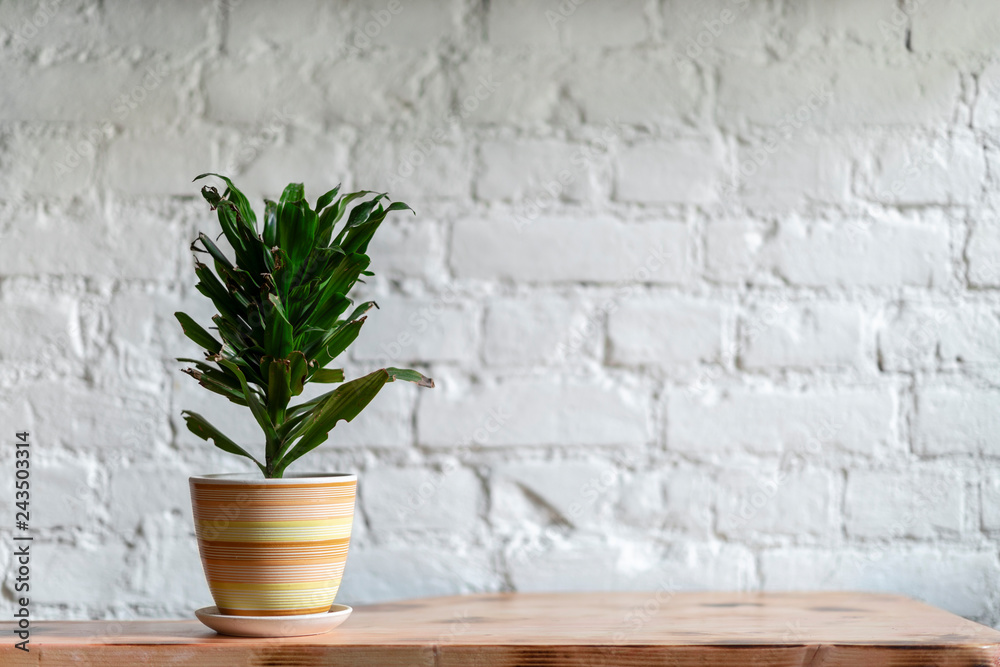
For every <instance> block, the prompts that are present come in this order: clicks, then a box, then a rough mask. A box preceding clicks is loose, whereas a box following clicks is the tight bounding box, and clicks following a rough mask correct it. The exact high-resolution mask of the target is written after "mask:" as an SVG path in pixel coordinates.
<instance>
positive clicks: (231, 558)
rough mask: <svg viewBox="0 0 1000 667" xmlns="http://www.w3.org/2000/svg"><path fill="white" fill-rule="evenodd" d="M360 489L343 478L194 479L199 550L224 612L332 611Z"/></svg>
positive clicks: (351, 477) (237, 476)
mask: <svg viewBox="0 0 1000 667" xmlns="http://www.w3.org/2000/svg"><path fill="white" fill-rule="evenodd" d="M357 483H358V478H357V477H356V476H355V475H347V474H339V473H333V474H303V475H288V476H287V477H285V478H283V479H264V478H262V477H261V476H260V475H259V474H257V473H233V474H222V475H201V476H197V477H192V478H191V479H190V485H191V505H192V508H193V509H194V525H195V534H196V535H197V536H198V550H199V551H200V552H201V563H202V565H203V566H204V568H205V577H206V578H207V579H208V587H209V589H210V590H211V591H212V597H213V598H214V599H215V604H216V606H217V607H218V608H219V611H220V612H221V613H223V614H231V615H234V616H289V615H293V614H319V613H325V612H327V611H329V609H330V605H332V604H333V600H334V598H335V597H336V596H337V589H338V588H340V579H341V576H342V575H343V573H344V562H345V561H346V560H347V547H348V545H349V544H350V541H351V524H352V523H353V520H354V495H355V489H356V488H357Z"/></svg>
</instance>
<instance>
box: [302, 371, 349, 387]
mask: <svg viewBox="0 0 1000 667" xmlns="http://www.w3.org/2000/svg"><path fill="white" fill-rule="evenodd" d="M309 381H310V382H322V383H324V384H330V383H333V382H343V381H344V369H343V368H320V369H319V370H318V371H315V372H314V373H313V374H312V375H311V376H310V377H309Z"/></svg>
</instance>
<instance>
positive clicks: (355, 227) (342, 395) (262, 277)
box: [175, 174, 434, 478]
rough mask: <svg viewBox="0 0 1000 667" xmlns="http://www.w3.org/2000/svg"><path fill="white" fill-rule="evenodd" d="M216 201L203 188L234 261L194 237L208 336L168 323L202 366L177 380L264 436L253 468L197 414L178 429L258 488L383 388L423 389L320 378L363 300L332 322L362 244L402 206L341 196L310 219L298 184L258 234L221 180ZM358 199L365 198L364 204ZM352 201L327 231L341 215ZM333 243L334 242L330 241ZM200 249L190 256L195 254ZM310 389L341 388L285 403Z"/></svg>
mask: <svg viewBox="0 0 1000 667" xmlns="http://www.w3.org/2000/svg"><path fill="white" fill-rule="evenodd" d="M207 176H218V178H221V179H222V180H223V181H225V183H226V186H227V188H226V190H225V192H223V194H222V195H221V196H220V195H219V192H218V190H216V189H215V188H213V187H210V186H207V185H206V186H204V187H203V188H202V190H201V194H202V196H203V197H204V198H205V199H206V200H207V201H208V203H209V204H210V205H211V206H212V209H213V210H215V211H217V212H218V216H219V222H220V223H221V225H222V233H223V234H224V235H225V237H226V240H227V241H228V242H229V245H230V247H231V248H232V251H233V253H234V254H235V260H236V261H235V263H234V262H231V261H230V260H229V259H228V258H227V257H226V255H225V253H223V252H222V251H221V250H220V249H219V247H218V246H217V245H216V244H215V243H214V242H213V241H212V239H210V238H209V237H208V236H206V235H205V234H199V235H198V238H197V239H195V241H194V243H192V244H191V250H192V251H194V252H195V253H202V254H204V255H207V256H208V257H209V258H210V259H211V261H212V262H213V264H214V266H215V272H214V273H213V272H212V270H211V269H210V268H209V267H208V265H207V264H205V263H203V262H201V261H199V259H198V255H197V254H196V255H195V274H196V275H197V276H198V284H197V288H198V291H199V292H201V293H202V294H204V295H205V296H206V297H208V298H209V299H211V300H212V303H213V304H214V305H215V307H216V309H217V310H218V311H219V312H218V314H216V315H215V316H213V317H212V321H213V322H214V323H215V327H213V328H214V329H216V330H217V331H218V337H216V336H215V335H213V334H211V333H209V332H208V331H207V330H205V329H204V328H202V327H201V326H200V325H198V324H197V323H196V322H195V321H194V320H193V319H192V318H191V317H189V316H188V315H186V314H185V313H175V315H176V317H177V319H178V321H180V323H181V327H182V328H183V329H184V333H185V334H186V335H187V337H188V338H190V339H191V340H193V341H194V342H195V343H197V344H198V345H200V346H201V347H203V348H204V349H205V359H204V360H203V361H199V360H197V359H178V361H182V362H186V363H190V364H193V365H194V368H186V369H184V372H185V373H187V374H188V375H190V376H192V377H193V378H195V379H196V380H198V382H199V384H201V386H203V387H205V388H206V389H208V390H210V391H213V392H215V393H217V394H221V395H222V396H225V397H226V398H228V399H229V400H230V401H232V402H233V403H237V404H239V405H245V406H247V407H249V408H250V411H251V412H252V413H253V416H254V418H255V419H256V421H257V423H258V424H260V427H261V429H262V430H263V431H264V461H263V463H262V462H261V461H259V460H258V459H257V458H255V457H254V456H252V455H251V454H250V453H249V452H247V451H246V450H245V449H243V448H242V447H240V446H239V445H238V444H236V443H235V442H234V441H233V440H232V439H230V438H228V437H227V436H225V435H224V434H223V433H221V432H220V431H219V429H217V428H216V427H214V426H212V424H210V423H209V422H208V420H206V419H205V418H204V417H202V416H201V415H200V414H198V413H196V412H192V411H190V410H184V411H183V413H182V414H183V415H184V420H185V422H186V423H187V427H188V429H190V431H191V432H192V433H194V434H195V435H197V436H198V437H200V438H202V439H204V440H212V441H213V442H214V443H215V446H216V447H219V448H220V449H222V450H224V451H227V452H230V453H232V454H238V455H239V456H245V457H247V458H249V459H251V460H252V461H253V462H254V463H256V464H257V467H259V468H260V470H261V472H262V473H263V474H264V476H265V477H269V478H270V477H281V476H282V475H283V474H284V472H285V469H286V468H287V467H288V466H289V464H291V463H292V462H293V461H295V460H296V459H298V458H300V457H301V456H303V455H304V454H306V453H308V452H310V451H311V450H313V449H315V448H316V447H317V446H318V445H320V444H321V443H323V442H324V441H325V440H326V439H327V436H328V434H329V431H330V430H331V429H332V428H333V427H334V426H335V425H336V424H337V422H339V421H340V420H342V419H343V420H345V421H351V420H352V419H354V417H356V416H357V415H358V414H359V413H360V412H361V411H362V410H363V409H364V408H365V407H366V406H367V405H368V403H369V402H370V401H371V400H372V399H373V398H374V397H375V395H376V394H378V392H379V390H380V389H381V388H382V387H383V386H384V385H385V384H386V383H387V382H392V381H394V380H408V381H410V382H415V383H416V384H418V385H420V386H422V387H433V386H434V381H433V380H431V379H429V378H426V377H424V376H423V375H421V374H420V373H418V372H417V371H414V370H406V369H400V368H382V369H379V370H377V371H374V372H373V373H369V374H368V375H365V376H364V377H360V378H357V379H354V380H351V381H350V382H344V371H343V370H342V369H332V368H327V367H326V366H327V364H329V363H330V362H331V361H332V360H334V359H336V358H337V356H338V355H340V353H342V352H343V351H344V350H345V349H347V346H348V345H350V344H351V343H352V342H354V340H355V339H356V338H357V337H358V332H359V331H360V330H361V326H362V325H363V324H364V322H365V318H366V316H365V313H366V312H367V311H368V310H369V309H371V308H372V307H373V306H375V307H377V306H376V304H375V303H374V302H373V301H368V302H366V303H363V304H361V305H359V306H357V307H356V308H354V309H353V310H351V312H350V314H349V315H347V316H346V317H342V316H343V315H344V313H346V312H347V309H348V308H350V307H351V306H353V301H352V300H351V299H349V298H348V297H347V294H348V293H349V292H350V290H351V288H352V287H353V286H354V284H355V283H356V282H357V281H358V280H359V276H361V275H362V274H363V275H366V276H371V275H373V274H372V273H371V272H370V271H368V270H367V268H368V264H369V261H370V260H369V258H368V256H367V255H366V254H365V252H366V251H367V249H368V243H369V241H371V239H372V236H373V235H374V234H375V232H376V230H377V229H378V227H379V225H380V224H381V223H382V221H383V220H384V219H385V217H386V215H388V214H389V212H391V211H398V210H402V209H408V210H412V209H410V207H409V206H407V205H406V204H403V203H402V202H395V203H391V204H389V205H388V206H383V205H382V203H381V202H382V200H383V199H384V200H385V201H386V203H388V199H386V195H385V194H384V193H382V194H379V193H375V192H370V191H367V190H362V191H360V192H352V193H350V194H346V195H341V196H339V197H338V193H339V191H340V186H339V185H338V186H337V187H336V188H334V189H333V190H331V191H329V192H327V193H326V194H324V195H323V196H321V197H320V198H319V199H318V200H317V201H316V208H315V209H311V208H309V204H308V203H307V202H306V200H305V197H304V190H303V187H302V184H301V183H292V184H290V185H289V186H288V187H287V188H285V191H284V193H282V195H281V199H280V200H279V201H278V202H277V203H275V202H273V201H268V200H265V202H264V204H265V206H264V223H263V229H262V230H261V231H258V229H257V218H256V216H255V215H254V212H253V210H252V209H251V207H250V204H249V202H248V201H247V198H246V197H245V196H244V195H243V193H241V192H240V191H239V190H238V189H237V188H236V186H234V185H233V183H232V181H230V180H229V179H228V178H226V177H224V176H219V175H218V174H202V175H201V176H198V178H196V179H194V180H195V181H197V180H200V179H202V178H205V177H207ZM368 195H375V196H374V197H372V198H371V199H367V200H366V199H365V198H366V197H367V196H368ZM355 201H358V202H359V203H357V204H356V205H355V206H354V207H353V208H352V209H351V212H350V214H349V215H348V216H347V220H346V222H345V223H344V224H343V225H341V226H340V228H339V231H338V229H337V225H338V223H339V222H340V221H341V219H342V218H343V217H344V214H345V212H346V211H347V208H348V205H349V204H351V202H355ZM334 232H336V235H335V234H334ZM199 244H200V247H199ZM309 382H323V383H343V384H340V386H339V387H337V388H336V389H334V390H333V391H330V392H327V393H325V394H323V395H322V396H319V397H317V398H314V399H312V400H308V401H304V402H302V403H299V404H298V405H294V406H290V405H289V403H290V402H291V399H292V398H293V397H295V396H298V395H299V394H301V393H302V388H303V387H304V386H305V385H306V384H307V383H309Z"/></svg>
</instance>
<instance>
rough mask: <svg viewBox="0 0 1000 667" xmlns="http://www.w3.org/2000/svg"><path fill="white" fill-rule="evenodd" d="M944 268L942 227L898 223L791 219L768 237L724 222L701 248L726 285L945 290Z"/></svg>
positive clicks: (946, 252) (946, 273)
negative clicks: (780, 283)
mask: <svg viewBox="0 0 1000 667" xmlns="http://www.w3.org/2000/svg"><path fill="white" fill-rule="evenodd" d="M712 227H715V225H712ZM949 262H950V260H949V233H948V228H947V227H946V226H944V225H943V224H916V223H907V222H902V221H900V222H897V221H881V220H880V221H872V220H860V219H859V220H842V221H838V222H836V223H832V222H816V223H807V222H805V221H803V220H796V219H791V220H787V221H785V222H783V223H782V224H780V225H779V226H778V228H777V230H776V231H774V232H773V233H770V234H768V235H767V236H766V238H765V237H763V236H762V234H761V230H760V229H759V228H758V227H757V226H756V225H753V224H750V223H725V226H723V227H719V228H716V229H714V230H712V231H710V232H709V234H708V243H707V249H706V264H707V265H708V266H709V267H710V268H715V267H718V268H717V269H716V270H717V271H719V272H720V273H721V275H722V277H723V278H724V279H725V280H726V281H727V282H742V281H749V282H760V281H764V282H770V281H771V276H774V275H776V276H779V277H780V278H781V279H783V280H785V281H787V282H788V283H790V284H793V285H803V286H809V287H821V286H840V287H864V286H868V287H894V286H915V287H930V286H939V285H945V284H947V283H948V281H949V280H950V278H949V274H950V267H949ZM743 267H750V268H751V270H750V271H749V272H744V271H743V270H741V269H742V268H743Z"/></svg>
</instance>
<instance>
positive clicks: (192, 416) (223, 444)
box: [181, 410, 267, 476]
mask: <svg viewBox="0 0 1000 667" xmlns="http://www.w3.org/2000/svg"><path fill="white" fill-rule="evenodd" d="M181 414H182V415H183V416H184V422H185V423H186V424H187V427H188V430H189V431H191V432H192V433H194V434H195V435H196V436H198V437H199V438H201V439H202V440H211V441H213V442H214V443H215V446H216V447H218V448H219V449H221V450H222V451H224V452H229V453H230V454H236V455H238V456H245V457H247V458H248V459H250V460H251V461H253V462H254V463H256V464H257V467H258V468H260V471H261V472H262V473H264V475H265V476H267V471H266V470H265V468H264V466H263V465H261V463H260V461H258V460H257V459H255V458H254V457H253V456H251V455H250V453H249V452H247V450H245V449H243V448H242V447H240V446H239V445H237V444H236V443H235V442H233V441H232V440H231V439H229V438H228V437H227V436H226V435H225V434H223V433H222V431H220V430H219V429H217V428H215V427H214V426H212V424H211V423H210V422H209V421H208V420H207V419H205V418H204V417H202V416H201V415H200V414H198V413H197V412H191V411H190V410H184V411H182V412H181Z"/></svg>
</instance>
